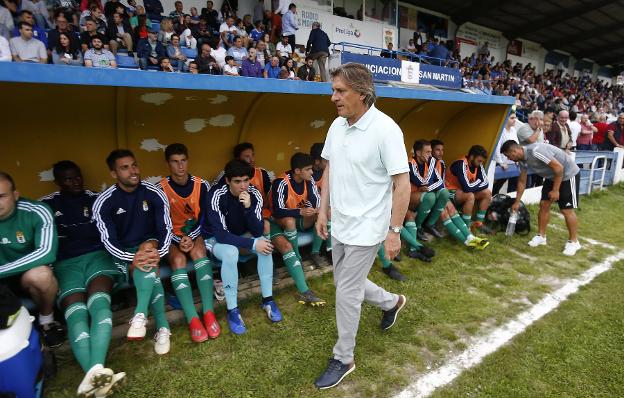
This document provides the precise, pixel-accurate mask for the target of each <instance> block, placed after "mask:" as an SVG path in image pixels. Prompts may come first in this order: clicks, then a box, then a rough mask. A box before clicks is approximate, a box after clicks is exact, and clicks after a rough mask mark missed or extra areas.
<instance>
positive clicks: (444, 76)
mask: <svg viewBox="0 0 624 398" xmlns="http://www.w3.org/2000/svg"><path fill="white" fill-rule="evenodd" d="M348 62H355V63H358V64H362V65H364V66H366V68H368V70H370V71H371V73H372V74H373V79H374V80H376V81H401V60H398V59H391V58H382V57H379V56H371V55H364V54H354V53H349V52H343V53H342V54H341V58H340V63H341V64H346V63H348ZM418 74H419V83H420V84H429V85H432V86H434V87H443V88H451V89H460V88H461V85H462V77H461V74H460V72H459V69H456V68H447V67H443V66H437V65H429V64H423V63H421V64H420V70H419V72H418Z"/></svg>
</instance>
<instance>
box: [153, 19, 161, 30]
mask: <svg viewBox="0 0 624 398" xmlns="http://www.w3.org/2000/svg"><path fill="white" fill-rule="evenodd" d="M152 29H154V30H155V31H156V32H160V22H158V21H152Z"/></svg>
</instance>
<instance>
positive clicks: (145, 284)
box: [132, 268, 157, 317]
mask: <svg viewBox="0 0 624 398" xmlns="http://www.w3.org/2000/svg"><path fill="white" fill-rule="evenodd" d="M156 278H157V276H156V272H154V271H150V272H144V271H141V270H140V269H138V268H135V269H134V272H133V273H132V280H133V281H134V287H135V289H136V293H137V305H136V308H135V309H134V313H135V314H138V313H143V314H145V316H146V317H147V315H148V308H149V304H150V297H152V291H153V290H154V279H156Z"/></svg>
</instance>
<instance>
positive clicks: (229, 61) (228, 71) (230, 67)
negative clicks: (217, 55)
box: [223, 55, 239, 76]
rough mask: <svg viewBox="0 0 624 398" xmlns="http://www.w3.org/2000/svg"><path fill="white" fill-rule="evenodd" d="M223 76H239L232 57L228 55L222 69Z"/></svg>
mask: <svg viewBox="0 0 624 398" xmlns="http://www.w3.org/2000/svg"><path fill="white" fill-rule="evenodd" d="M223 74H224V75H227V76H239V73H238V65H236V61H234V57H232V56H231V55H228V56H227V57H225V67H224V68H223Z"/></svg>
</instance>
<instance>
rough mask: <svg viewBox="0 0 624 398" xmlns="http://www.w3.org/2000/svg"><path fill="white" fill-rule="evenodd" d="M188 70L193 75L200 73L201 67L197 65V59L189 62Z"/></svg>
mask: <svg viewBox="0 0 624 398" xmlns="http://www.w3.org/2000/svg"><path fill="white" fill-rule="evenodd" d="M188 72H189V73H190V74H191V75H197V74H199V67H198V66H197V62H195V61H191V62H189V70H188Z"/></svg>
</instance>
